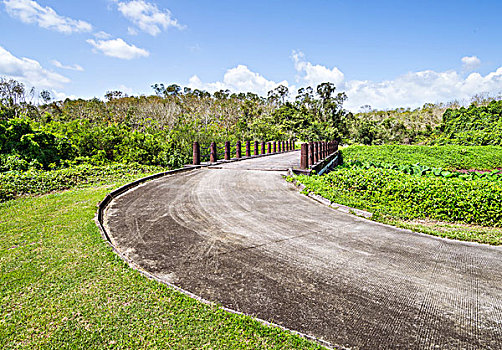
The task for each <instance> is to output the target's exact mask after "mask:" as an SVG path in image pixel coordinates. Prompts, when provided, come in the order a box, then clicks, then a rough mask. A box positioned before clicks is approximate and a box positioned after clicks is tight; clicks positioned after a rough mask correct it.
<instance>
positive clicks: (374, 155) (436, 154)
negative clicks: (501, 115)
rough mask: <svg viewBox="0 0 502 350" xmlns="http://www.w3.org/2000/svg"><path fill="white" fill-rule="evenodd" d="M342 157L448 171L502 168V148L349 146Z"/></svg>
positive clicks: (343, 150) (348, 159) (346, 159)
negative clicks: (422, 166)
mask: <svg viewBox="0 0 502 350" xmlns="http://www.w3.org/2000/svg"><path fill="white" fill-rule="evenodd" d="M342 154H343V160H344V162H350V161H361V162H376V163H386V164H395V165H412V164H416V163H420V164H421V165H426V166H429V167H434V168H442V169H448V170H460V169H479V170H491V169H497V168H502V147H499V146H456V145H449V146H418V145H413V146H408V145H384V146H349V147H345V148H343V149H342Z"/></svg>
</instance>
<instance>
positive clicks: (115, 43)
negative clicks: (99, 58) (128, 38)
mask: <svg viewBox="0 0 502 350" xmlns="http://www.w3.org/2000/svg"><path fill="white" fill-rule="evenodd" d="M87 42H88V43H89V44H91V45H92V46H94V50H93V51H95V52H97V51H100V52H102V53H103V54H104V55H106V56H110V57H116V58H121V59H124V60H131V59H133V58H139V57H148V56H149V55H150V53H149V52H148V51H147V50H145V49H141V48H139V47H136V46H134V45H130V44H128V43H126V42H125V41H124V40H122V39H120V38H117V39H112V40H98V41H95V40H93V39H88V40H87Z"/></svg>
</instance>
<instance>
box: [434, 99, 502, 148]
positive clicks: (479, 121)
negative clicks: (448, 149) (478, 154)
mask: <svg viewBox="0 0 502 350" xmlns="http://www.w3.org/2000/svg"><path fill="white" fill-rule="evenodd" d="M433 143H435V144H457V145H478V146H483V145H496V146H502V101H492V102H490V103H489V104H488V105H486V106H477V105H475V104H472V105H471V106H470V107H469V108H463V107H462V108H459V109H448V110H446V112H445V113H444V114H443V120H442V122H441V124H440V125H439V126H438V127H437V130H436V138H435V139H434V141H433Z"/></svg>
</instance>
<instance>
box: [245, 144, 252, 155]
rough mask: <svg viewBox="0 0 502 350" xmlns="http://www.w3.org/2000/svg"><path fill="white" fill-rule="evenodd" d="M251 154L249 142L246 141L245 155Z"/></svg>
mask: <svg viewBox="0 0 502 350" xmlns="http://www.w3.org/2000/svg"><path fill="white" fill-rule="evenodd" d="M250 156H251V142H249V141H246V157H250Z"/></svg>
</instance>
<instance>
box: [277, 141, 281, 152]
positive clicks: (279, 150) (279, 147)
mask: <svg viewBox="0 0 502 350" xmlns="http://www.w3.org/2000/svg"><path fill="white" fill-rule="evenodd" d="M277 152H279V153H281V141H277Z"/></svg>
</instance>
